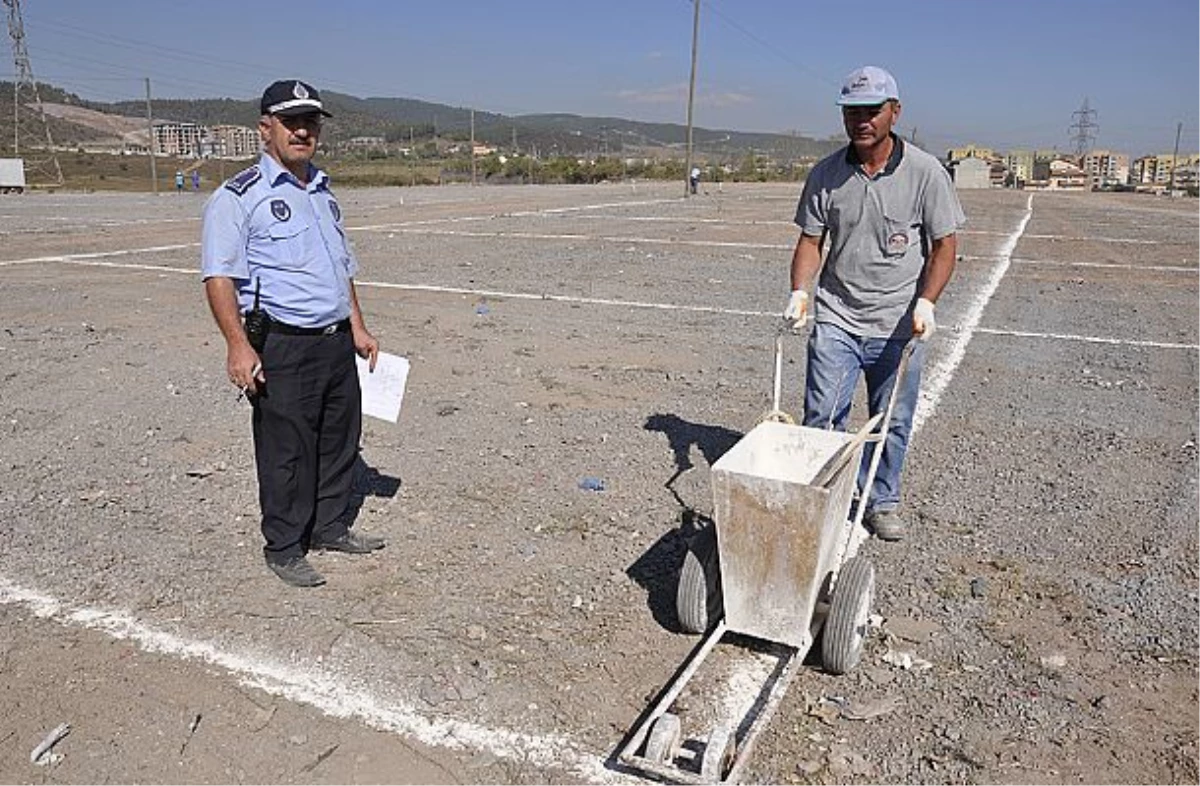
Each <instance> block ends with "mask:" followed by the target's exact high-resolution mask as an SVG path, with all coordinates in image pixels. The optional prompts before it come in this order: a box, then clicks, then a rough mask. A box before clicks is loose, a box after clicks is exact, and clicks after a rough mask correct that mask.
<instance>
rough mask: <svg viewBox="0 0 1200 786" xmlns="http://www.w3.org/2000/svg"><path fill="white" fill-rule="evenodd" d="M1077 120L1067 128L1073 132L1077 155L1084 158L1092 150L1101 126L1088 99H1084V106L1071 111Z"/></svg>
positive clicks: (1072, 136)
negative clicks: (1089, 106) (1089, 105)
mask: <svg viewBox="0 0 1200 786" xmlns="http://www.w3.org/2000/svg"><path fill="white" fill-rule="evenodd" d="M1071 117H1072V118H1073V119H1074V120H1075V122H1074V123H1072V124H1071V125H1070V126H1068V127H1067V130H1068V131H1070V132H1071V143H1072V144H1073V145H1074V146H1075V155H1076V156H1077V157H1078V158H1079V159H1080V160H1082V159H1083V157H1084V156H1086V155H1087V154H1088V153H1090V152H1091V150H1092V142H1094V141H1095V140H1096V132H1097V131H1099V130H1100V126H1098V125H1097V124H1096V110H1095V109H1089V108H1088V100H1087V99H1086V98H1085V99H1083V106H1081V107H1080V108H1079V109H1076V110H1075V111H1074V112H1072V113H1071Z"/></svg>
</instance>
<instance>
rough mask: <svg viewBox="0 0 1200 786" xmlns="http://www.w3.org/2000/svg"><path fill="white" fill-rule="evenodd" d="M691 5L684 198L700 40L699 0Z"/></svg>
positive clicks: (689, 170)
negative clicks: (690, 62) (697, 50)
mask: <svg viewBox="0 0 1200 786" xmlns="http://www.w3.org/2000/svg"><path fill="white" fill-rule="evenodd" d="M692 6H693V8H694V10H693V12H692V76H691V78H690V79H689V80H688V105H687V156H686V158H685V159H684V163H683V195H684V197H685V198H686V197H687V196H688V195H689V194H690V193H691V191H692V189H691V186H690V185H689V183H688V178H690V177H691V175H692V103H693V102H694V101H695V98H696V45H697V43H698V42H699V40H700V0H693V3H692Z"/></svg>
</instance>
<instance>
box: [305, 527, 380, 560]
mask: <svg viewBox="0 0 1200 786" xmlns="http://www.w3.org/2000/svg"><path fill="white" fill-rule="evenodd" d="M386 544H387V541H385V540H384V539H383V538H377V537H375V536H374V535H363V534H362V533H359V532H355V531H354V530H347V531H346V534H345V535H342V536H341V537H340V538H334V539H333V540H313V542H312V550H313V551H343V552H345V553H347V554H370V553H371V552H372V551H378V550H379V549H381V548H383V547H384V546H385V545H386Z"/></svg>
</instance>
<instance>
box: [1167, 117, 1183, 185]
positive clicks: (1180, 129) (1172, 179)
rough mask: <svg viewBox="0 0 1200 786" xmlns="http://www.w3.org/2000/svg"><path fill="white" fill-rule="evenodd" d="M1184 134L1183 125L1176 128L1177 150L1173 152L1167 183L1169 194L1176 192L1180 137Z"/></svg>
mask: <svg viewBox="0 0 1200 786" xmlns="http://www.w3.org/2000/svg"><path fill="white" fill-rule="evenodd" d="M1182 133H1183V123H1180V124H1179V125H1177V126H1175V149H1174V150H1173V151H1172V152H1171V177H1170V180H1169V181H1168V182H1167V193H1168V194H1170V193H1171V192H1172V191H1174V190H1175V162H1176V161H1177V160H1178V159H1179V135H1180V134H1182Z"/></svg>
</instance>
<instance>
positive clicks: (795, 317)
mask: <svg viewBox="0 0 1200 786" xmlns="http://www.w3.org/2000/svg"><path fill="white" fill-rule="evenodd" d="M783 318H784V319H785V320H786V321H788V322H790V323H791V327H792V330H798V329H800V328H802V327H804V325H805V323H807V322H808V293H807V292H805V291H804V290H803V289H797V290H796V291H794V292H792V296H791V297H790V298H788V303H787V308H785V309H784V310H783Z"/></svg>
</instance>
